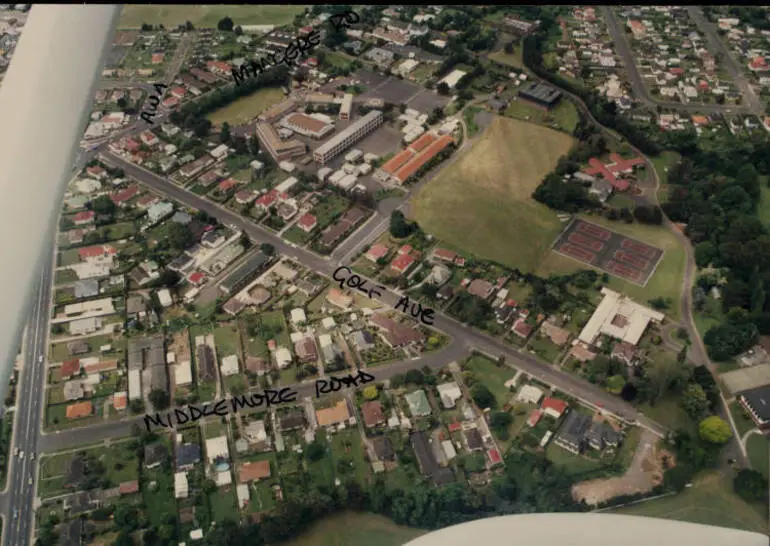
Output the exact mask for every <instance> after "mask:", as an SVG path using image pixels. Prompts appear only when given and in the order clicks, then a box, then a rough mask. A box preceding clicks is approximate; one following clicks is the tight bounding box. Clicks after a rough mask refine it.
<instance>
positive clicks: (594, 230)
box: [577, 222, 612, 241]
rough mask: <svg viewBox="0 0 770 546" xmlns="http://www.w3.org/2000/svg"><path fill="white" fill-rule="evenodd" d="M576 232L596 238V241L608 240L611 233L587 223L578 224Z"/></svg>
mask: <svg viewBox="0 0 770 546" xmlns="http://www.w3.org/2000/svg"><path fill="white" fill-rule="evenodd" d="M577 230H578V231H582V232H583V233H587V234H588V235H591V236H592V237H596V238H597V239H601V240H602V241H607V240H609V238H610V236H611V235H612V232H610V231H607V230H606V229H602V228H600V227H599V226H595V225H593V224H589V223H587V222H580V224H578V226H577Z"/></svg>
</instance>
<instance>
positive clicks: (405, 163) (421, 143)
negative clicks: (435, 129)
mask: <svg viewBox="0 0 770 546" xmlns="http://www.w3.org/2000/svg"><path fill="white" fill-rule="evenodd" d="M452 142H454V139H453V138H452V137H451V136H449V135H443V136H441V137H439V136H436V135H435V134H433V133H425V134H424V135H422V136H421V137H420V138H418V139H417V140H415V141H414V142H413V143H411V144H410V145H409V146H407V147H406V148H404V149H403V150H401V151H400V152H399V153H397V154H396V155H395V156H393V157H392V158H391V159H390V160H389V161H388V162H387V163H385V164H384V165H383V166H382V170H383V171H385V172H386V173H388V174H389V175H390V176H391V177H392V178H394V179H395V180H396V181H398V183H399V184H403V183H404V182H406V181H407V180H408V179H409V177H411V176H413V175H414V174H415V173H416V172H417V171H419V170H420V168H421V167H422V166H423V165H425V164H426V163H428V161H430V160H431V159H433V158H434V157H436V155H438V154H439V153H440V152H441V151H442V150H444V149H445V148H446V147H447V146H449V144H451V143H452Z"/></svg>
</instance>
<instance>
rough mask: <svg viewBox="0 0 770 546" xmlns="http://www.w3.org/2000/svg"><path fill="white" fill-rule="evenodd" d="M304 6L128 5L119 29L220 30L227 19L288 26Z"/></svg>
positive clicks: (238, 21) (246, 22)
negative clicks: (192, 27) (190, 27)
mask: <svg viewBox="0 0 770 546" xmlns="http://www.w3.org/2000/svg"><path fill="white" fill-rule="evenodd" d="M303 9H305V6H304V5H297V6H294V5H289V4H284V5H275V6H271V5H261V6H260V5H256V6H249V5H246V6H238V5H201V6H199V5H189V4H187V5H184V4H183V5H178V6H163V5H153V4H145V5H133V4H132V5H127V6H124V7H123V12H122V13H121V15H120V21H119V23H118V27H119V28H139V27H140V26H142V23H148V24H153V25H158V24H161V23H162V24H163V25H165V26H166V27H175V26H176V25H181V24H184V22H185V21H190V22H191V23H192V24H193V25H195V26H196V27H201V28H216V26H217V22H218V21H219V20H220V19H222V18H223V17H225V16H229V17H231V18H232V19H233V22H234V23H235V24H236V25H285V24H287V23H290V22H291V21H292V19H294V16H295V15H296V14H297V13H300V12H302V10H303Z"/></svg>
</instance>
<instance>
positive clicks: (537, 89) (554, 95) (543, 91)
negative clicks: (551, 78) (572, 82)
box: [519, 82, 561, 109]
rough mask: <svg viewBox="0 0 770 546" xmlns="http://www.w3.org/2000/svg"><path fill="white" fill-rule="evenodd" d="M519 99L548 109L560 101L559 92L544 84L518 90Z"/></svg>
mask: <svg viewBox="0 0 770 546" xmlns="http://www.w3.org/2000/svg"><path fill="white" fill-rule="evenodd" d="M519 97H521V98H522V99H524V100H526V101H527V102H530V103H532V104H534V105H536V106H539V107H541V108H545V109H550V108H553V107H554V106H556V104H557V103H558V102H559V100H561V91H559V90H558V89H555V88H553V87H551V86H550V85H546V84H544V83H537V82H535V83H531V84H529V85H528V86H527V87H525V88H524V89H521V90H519Z"/></svg>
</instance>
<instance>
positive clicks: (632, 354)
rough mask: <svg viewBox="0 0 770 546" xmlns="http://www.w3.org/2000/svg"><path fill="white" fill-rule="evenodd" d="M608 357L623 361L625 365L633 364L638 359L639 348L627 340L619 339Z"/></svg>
mask: <svg viewBox="0 0 770 546" xmlns="http://www.w3.org/2000/svg"><path fill="white" fill-rule="evenodd" d="M610 358H614V359H615V360H619V361H620V362H625V364H626V366H634V365H635V364H636V363H637V362H638V361H639V349H637V348H636V347H635V346H633V345H631V344H630V343H628V342H627V341H621V342H620V343H616V344H615V346H614V347H613V348H612V354H611V355H610Z"/></svg>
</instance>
